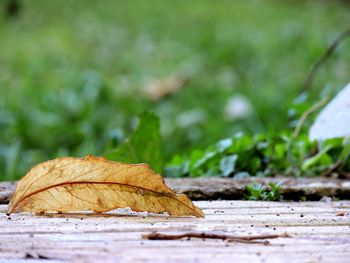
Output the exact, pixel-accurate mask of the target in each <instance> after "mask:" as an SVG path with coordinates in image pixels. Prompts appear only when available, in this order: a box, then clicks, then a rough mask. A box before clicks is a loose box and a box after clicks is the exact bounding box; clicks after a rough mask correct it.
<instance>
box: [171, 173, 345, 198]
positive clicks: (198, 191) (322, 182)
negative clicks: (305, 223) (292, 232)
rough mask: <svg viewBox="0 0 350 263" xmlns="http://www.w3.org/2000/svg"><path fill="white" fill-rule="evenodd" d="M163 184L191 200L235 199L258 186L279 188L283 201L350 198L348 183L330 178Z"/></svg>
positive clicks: (195, 180) (188, 180)
mask: <svg viewBox="0 0 350 263" xmlns="http://www.w3.org/2000/svg"><path fill="white" fill-rule="evenodd" d="M166 183H167V185H169V186H170V187H171V188H172V189H174V190H175V191H176V192H178V193H184V194H186V195H188V196H189V197H190V198H191V199H192V200H220V199H221V200H239V199H242V198H243V196H244V189H245V186H246V185H248V184H253V183H259V184H262V185H268V184H269V183H276V184H279V185H280V192H281V194H282V195H283V198H284V199H285V200H299V199H300V197H303V198H305V199H306V200H312V201H318V200H320V199H321V198H322V197H324V196H328V197H335V198H339V199H350V180H340V179H332V178H322V177H321V178H320V177H318V178H293V177H276V178H271V177H249V178H245V179H233V178H217V177H210V178H208V177H201V178H181V179H166Z"/></svg>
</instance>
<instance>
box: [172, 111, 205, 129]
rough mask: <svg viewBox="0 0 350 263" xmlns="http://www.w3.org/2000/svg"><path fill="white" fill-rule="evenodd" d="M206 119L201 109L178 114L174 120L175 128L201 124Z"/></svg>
mask: <svg viewBox="0 0 350 263" xmlns="http://www.w3.org/2000/svg"><path fill="white" fill-rule="evenodd" d="M205 119H206V114H205V112H204V111H203V110H202V109H193V110H190V111H186V112H183V113H181V114H179V115H178V116H177V118H176V124H177V126H179V127H181V128H188V127H190V126H192V125H195V124H199V123H203V122H204V121H205Z"/></svg>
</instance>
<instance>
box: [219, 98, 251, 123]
mask: <svg viewBox="0 0 350 263" xmlns="http://www.w3.org/2000/svg"><path fill="white" fill-rule="evenodd" d="M252 111H253V110H252V105H251V104H250V101H249V100H248V99H247V98H246V97H244V96H241V95H237V96H233V97H231V98H229V100H228V102H227V104H226V108H225V116H226V118H227V119H229V120H235V119H243V118H246V117H248V116H249V115H251V114H252Z"/></svg>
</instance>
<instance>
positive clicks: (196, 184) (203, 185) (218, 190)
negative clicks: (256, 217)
mask: <svg viewBox="0 0 350 263" xmlns="http://www.w3.org/2000/svg"><path fill="white" fill-rule="evenodd" d="M165 181H166V183H167V185H169V186H170V187H171V188H172V189H174V190H175V191H176V192H178V193H185V194H186V195H188V196H189V197H190V198H191V199H192V200H239V199H243V196H244V189H245V186H246V185H248V184H252V183H260V184H263V185H268V184H269V183H271V182H272V183H277V184H280V185H281V194H282V195H283V197H284V199H285V200H299V198H300V197H303V198H305V199H306V200H313V201H315V200H320V199H321V198H322V197H324V196H329V197H335V198H338V199H350V181H349V180H340V179H332V178H293V177H276V178H269V177H261V178H259V177H249V178H246V179H233V178H218V177H210V178H206V177H201V178H178V179H172V178H166V179H165ZM14 190H15V183H13V182H2V183H0V203H2V204H6V203H8V201H9V198H10V196H11V194H12V193H13V192H14Z"/></svg>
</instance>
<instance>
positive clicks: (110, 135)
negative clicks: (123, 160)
mask: <svg viewBox="0 0 350 263" xmlns="http://www.w3.org/2000/svg"><path fill="white" fill-rule="evenodd" d="M21 2H22V7H21V12H20V14H19V16H18V17H16V18H13V19H7V18H6V17H5V15H3V14H0V47H1V48H0V179H1V180H10V179H15V178H18V177H20V176H22V175H23V174H24V173H25V171H26V170H28V169H29V168H30V166H32V165H33V164H35V163H38V162H40V161H44V160H47V159H49V158H55V157H57V156H63V155H70V156H84V155H87V154H96V155H102V154H104V153H106V152H109V151H111V150H112V149H114V148H115V147H117V146H118V145H120V144H121V143H122V142H123V141H124V139H125V138H126V137H127V136H128V135H129V134H130V133H131V132H132V130H133V129H134V127H135V126H136V118H135V116H137V115H138V114H139V113H140V112H143V111H144V110H145V109H150V110H152V111H154V112H155V113H157V114H158V115H159V116H160V118H161V124H162V125H161V126H162V131H161V133H162V138H163V139H162V147H163V150H164V151H163V153H164V158H165V159H166V160H169V159H170V158H171V156H173V155H174V154H178V153H183V152H188V151H191V150H193V149H195V148H199V149H203V148H204V147H206V146H207V145H209V144H211V143H213V142H214V141H218V140H219V139H220V138H232V136H233V135H234V134H235V133H236V132H238V131H243V132H245V133H246V134H248V135H252V134H255V133H261V132H263V133H265V134H276V133H279V132H280V131H281V130H285V129H288V128H290V126H289V125H292V126H293V122H290V120H291V119H296V118H297V116H298V114H299V113H300V112H302V111H303V110H305V109H306V108H307V107H309V106H310V105H311V104H313V103H314V102H315V101H317V100H318V99H319V98H320V96H322V95H324V94H325V93H332V92H336V91H337V90H339V89H340V88H341V87H342V86H343V85H344V84H345V83H346V82H347V81H349V79H348V72H349V69H350V63H348V61H349V59H350V48H349V43H344V44H343V45H342V46H341V47H340V48H339V49H338V50H337V52H336V53H335V54H334V56H333V57H332V59H331V61H329V63H328V64H327V65H326V66H325V67H324V69H323V70H322V71H321V72H320V74H319V75H318V77H317V79H316V82H315V84H314V87H313V89H312V90H311V93H310V94H309V95H308V97H305V96H304V97H303V96H299V97H298V100H299V102H300V101H301V102H302V103H299V104H297V103H293V101H294V99H295V98H296V97H297V96H298V91H299V89H300V87H301V83H302V81H303V79H304V77H305V76H306V74H307V72H308V71H309V69H310V67H311V65H312V64H313V63H314V62H315V60H316V59H317V58H318V57H319V56H320V55H321V54H322V52H323V51H324V50H325V48H326V47H327V46H328V45H329V44H330V43H331V41H332V40H333V39H334V38H335V37H336V36H337V35H338V34H339V33H340V32H342V31H343V30H345V29H347V27H348V19H349V14H350V9H349V7H348V6H347V5H346V4H345V3H344V2H342V1H316V0H314V1H278V0H268V1H259V0H249V1H238V0H236V1H229V0H220V1H211V0H200V1H193V2H190V3H189V2H188V1H185V0H175V1H172V2H171V3H169V2H167V1H163V0H150V1H142V0H135V1H114V0H104V1H94V0H66V1H51V0H36V1H30V0H23V1H21ZM177 74H179V75H184V76H186V77H187V78H188V79H189V81H188V83H187V84H186V86H185V87H184V88H183V89H181V90H180V91H178V92H177V93H175V94H174V95H173V96H171V97H169V98H166V99H164V100H161V101H157V102H153V101H149V100H148V99H147V98H146V97H145V96H144V95H143V92H142V90H143V87H145V86H146V85H147V84H148V83H149V82H151V81H152V80H154V79H164V78H167V77H169V76H173V75H177ZM233 95H240V96H243V97H244V98H247V100H248V102H249V103H250V105H251V106H252V112H251V114H250V115H248V116H245V117H243V118H238V119H234V120H232V119H231V120H230V119H228V118H226V117H225V107H226V104H227V102H228V99H229V97H231V96H233ZM294 102H295V101H294ZM291 106H293V107H291ZM288 116H289V117H288ZM184 120H185V121H184ZM248 137H249V136H248ZM277 137H278V136H277ZM242 140H243V139H242ZM251 140H255V139H251ZM242 143H243V141H242ZM253 145H254V142H253ZM237 147H238V146H237ZM282 148H283V147H282ZM256 150H258V149H256ZM259 151H260V150H259ZM280 151H284V149H281V150H280ZM329 151H331V149H329V150H327V154H328V153H329ZM193 155H194V156H193V157H191V158H194V159H197V158H199V159H200V158H204V157H203V156H202V157H198V156H201V154H198V156H197V155H196V154H193ZM191 156H192V155H191ZM205 158H207V159H211V158H216V157H210V156H206V157H205ZM253 159H254V158H253ZM315 159H316V161H317V162H318V161H320V160H321V159H322V162H323V161H324V157H315ZM238 160H239V159H237V156H236V154H235V153H234V152H233V153H232V154H229V155H226V154H225V157H224V158H223V159H222V160H220V164H219V167H220V169H221V171H222V173H223V175H230V174H231V172H230V171H231V170H234V169H238V168H239V166H237V165H244V164H240V163H239V162H238ZM254 160H255V159H254ZM254 162H256V163H254V165H253V166H252V167H251V168H250V169H252V171H250V172H253V170H256V169H257V168H256V167H259V166H261V165H262V164H261V163H259V161H258V160H256V161H254ZM310 162H311V163H313V162H314V160H310ZM204 163H206V162H204ZM279 165H280V164H279ZM305 165H306V166H307V167H310V164H309V163H307V164H305ZM240 169H243V168H240Z"/></svg>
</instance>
